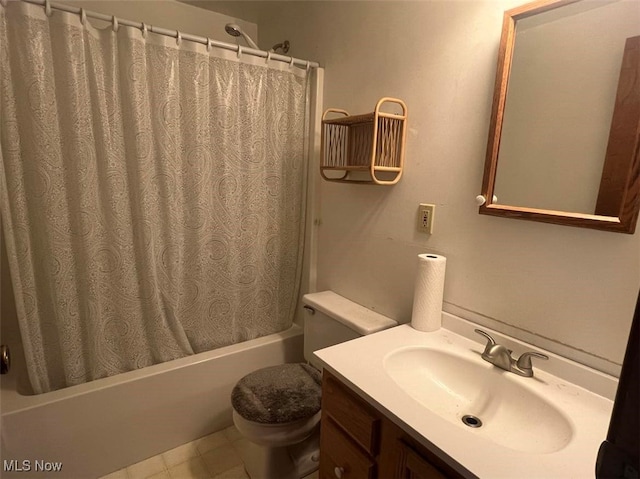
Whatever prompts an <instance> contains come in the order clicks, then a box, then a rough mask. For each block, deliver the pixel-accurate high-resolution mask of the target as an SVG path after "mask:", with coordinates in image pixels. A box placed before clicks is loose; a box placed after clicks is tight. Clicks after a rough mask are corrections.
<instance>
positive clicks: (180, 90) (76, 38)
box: [0, 2, 307, 393]
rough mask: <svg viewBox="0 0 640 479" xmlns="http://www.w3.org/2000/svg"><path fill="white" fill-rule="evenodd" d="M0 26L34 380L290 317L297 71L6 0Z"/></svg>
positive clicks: (129, 362) (8, 195) (12, 235)
mask: <svg viewBox="0 0 640 479" xmlns="http://www.w3.org/2000/svg"><path fill="white" fill-rule="evenodd" d="M0 37H1V38H2V45H3V49H2V51H1V54H2V64H3V69H2V77H1V80H2V89H1V90H2V98H1V100H2V107H3V111H4V114H3V116H2V135H3V136H2V139H3V143H2V155H3V163H2V165H3V173H4V174H3V180H6V183H5V185H4V186H5V187H6V188H3V191H4V192H5V195H3V197H2V207H3V213H4V215H3V216H4V217H3V226H4V232H5V238H6V240H7V249H8V253H9V254H8V259H9V265H10V269H11V276H12V279H13V286H14V290H15V293H16V298H17V313H18V320H19V324H20V328H21V331H22V338H23V343H24V350H25V357H26V359H27V363H28V366H29V374H30V378H31V383H32V385H33V388H34V391H35V392H37V393H40V392H46V391H50V390H53V389H58V388H60V387H65V386H69V385H73V384H79V383H82V382H85V381H90V380H94V379H97V378H101V377H106V376H111V375H114V374H117V373H120V372H124V371H130V370H132V369H137V368H140V367H144V366H148V365H151V364H156V363H158V362H163V361H168V360H171V359H176V358H179V357H182V356H185V355H188V354H193V353H197V352H201V351H207V350H210V349H214V348H217V347H221V346H225V345H228V344H233V343H236V342H241V341H245V340H248V339H252V338H255V337H259V336H263V335H266V334H270V333H273V332H276V331H280V330H283V329H286V328H287V327H289V326H290V325H291V322H292V318H293V314H294V309H295V303H296V292H297V284H298V278H297V274H298V271H299V263H300V261H299V254H298V253H299V252H300V251H301V239H300V237H301V226H302V224H303V223H302V214H301V213H302V211H303V200H302V198H303V190H304V188H303V187H304V178H305V154H304V148H305V141H304V138H305V129H306V126H307V122H306V116H305V113H306V96H307V72H306V71H305V70H303V69H298V68H294V67H290V66H289V65H287V64H282V63H278V64H275V62H269V63H267V62H265V60H264V59H259V58H255V57H246V56H245V57H243V58H241V59H239V58H238V56H237V55H236V54H235V53H234V52H228V51H224V50H219V49H213V50H212V51H211V52H210V53H208V52H207V49H206V47H205V46H204V45H199V44H195V43H192V42H187V41H183V42H180V41H179V39H178V40H176V39H173V38H168V37H163V36H159V35H154V34H148V35H147V37H146V38H145V37H144V36H143V35H142V33H141V32H140V30H138V29H135V28H129V27H122V26H121V27H120V29H119V30H118V32H117V33H116V32H114V31H113V29H112V28H108V29H105V30H98V29H96V28H94V27H93V26H92V25H91V24H87V25H82V23H81V19H80V17H79V16H78V15H74V14H67V13H63V12H59V11H56V12H54V14H53V15H52V16H51V18H47V16H46V15H45V12H44V11H43V9H42V8H41V7H38V6H34V5H29V4H25V3H20V2H11V3H10V4H9V5H8V6H7V7H6V8H2V9H1V10H0ZM34 38H37V39H39V40H38V41H28V39H34Z"/></svg>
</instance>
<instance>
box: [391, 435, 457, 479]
mask: <svg viewBox="0 0 640 479" xmlns="http://www.w3.org/2000/svg"><path fill="white" fill-rule="evenodd" d="M401 451H402V452H401V455H400V477H401V478H402V479H446V477H447V476H445V475H444V474H442V472H440V470H438V469H437V468H436V467H435V466H433V465H432V464H431V463H430V462H429V461H427V460H426V459H425V458H424V457H422V456H420V455H419V454H418V453H417V452H416V451H414V450H413V449H412V448H411V447H410V446H408V445H406V444H404V443H403V442H401Z"/></svg>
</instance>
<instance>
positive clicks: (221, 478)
mask: <svg viewBox="0 0 640 479" xmlns="http://www.w3.org/2000/svg"><path fill="white" fill-rule="evenodd" d="M246 447H247V440H246V439H244V438H243V437H242V436H241V435H240V433H239V432H238V430H237V429H236V428H235V426H231V427H228V428H226V429H224V430H222V431H218V432H215V433H213V434H210V435H209V436H205V437H202V438H200V439H196V440H195V441H193V442H189V443H187V444H183V445H182V446H178V447H176V448H175V449H171V450H170V451H166V452H163V453H162V454H158V455H157V456H153V457H150V458H149V459H145V460H144V461H141V462H138V463H137V464H132V465H131V466H128V467H125V468H124V469H120V470H119V471H116V472H113V473H111V474H108V475H106V476H102V477H101V478H100V479H249V476H247V473H246V472H245V470H244V464H243V462H242V456H243V453H246ZM317 477H318V473H317V472H315V473H313V474H311V475H310V476H307V477H306V478H305V479H317Z"/></svg>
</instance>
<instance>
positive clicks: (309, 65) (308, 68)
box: [307, 60, 311, 73]
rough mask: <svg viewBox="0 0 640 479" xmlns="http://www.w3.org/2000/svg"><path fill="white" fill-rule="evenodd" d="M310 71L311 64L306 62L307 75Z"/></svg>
mask: <svg viewBox="0 0 640 479" xmlns="http://www.w3.org/2000/svg"><path fill="white" fill-rule="evenodd" d="M310 69H311V62H310V61H309V60H307V73H309V70H310Z"/></svg>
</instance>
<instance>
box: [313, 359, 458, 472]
mask: <svg viewBox="0 0 640 479" xmlns="http://www.w3.org/2000/svg"><path fill="white" fill-rule="evenodd" d="M458 477H462V476H460V475H459V474H458V473H457V472H456V471H454V470H452V469H451V468H450V467H449V466H448V465H447V464H445V463H444V462H443V461H442V460H441V459H440V458H438V457H437V456H435V455H434V454H433V453H432V452H431V451H429V450H428V449H426V448H425V447H424V446H422V445H421V444H419V443H418V442H417V441H415V440H414V439H413V438H411V437H410V436H409V435H408V434H407V433H405V432H404V431H403V430H402V429H401V428H400V427H398V426H397V425H396V424H395V423H393V422H392V421H391V420H390V419H388V418H387V417H386V416H384V415H383V414H382V413H380V412H379V411H378V410H377V409H375V408H374V407H373V406H371V405H370V404H369V403H367V402H366V401H364V400H363V399H362V398H360V396H358V395H357V394H356V393H355V392H353V391H352V390H351V389H350V388H349V387H348V386H346V385H345V384H344V383H343V382H342V381H340V379H338V378H337V377H336V376H334V375H332V374H331V373H330V372H328V371H327V370H326V369H325V371H324V372H323V379H322V422H321V431H320V479H336V478H338V479H349V478H353V479H378V478H379V479H396V478H397V479H400V478H402V479H442V478H458Z"/></svg>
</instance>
